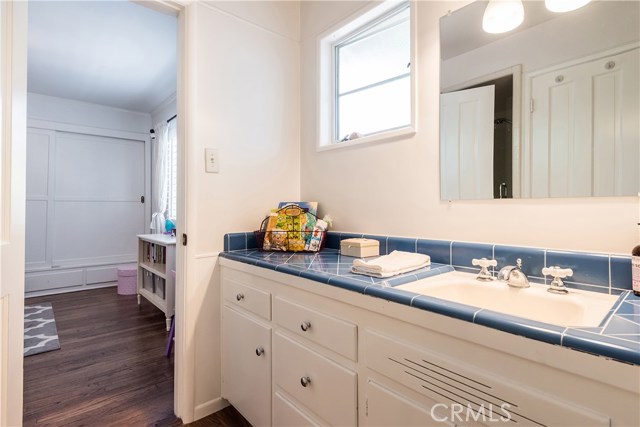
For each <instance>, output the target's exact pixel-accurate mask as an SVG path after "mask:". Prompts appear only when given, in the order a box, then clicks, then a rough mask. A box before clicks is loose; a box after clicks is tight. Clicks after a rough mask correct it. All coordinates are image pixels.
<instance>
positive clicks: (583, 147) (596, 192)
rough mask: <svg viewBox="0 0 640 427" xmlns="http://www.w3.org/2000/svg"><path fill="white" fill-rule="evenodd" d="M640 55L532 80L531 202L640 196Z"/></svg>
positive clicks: (528, 153)
mask: <svg viewBox="0 0 640 427" xmlns="http://www.w3.org/2000/svg"><path fill="white" fill-rule="evenodd" d="M638 52H639V49H638V48H636V49H632V50H629V51H627V52H623V53H620V54H616V55H611V56H607V57H603V58H598V59H595V60H590V61H588V62H584V63H581V64H577V65H567V66H560V67H558V69H555V70H553V71H549V72H547V73H544V74H540V75H537V76H535V77H533V78H532V79H531V97H532V100H533V103H532V105H533V108H532V110H533V111H531V125H530V126H531V132H530V134H531V144H530V149H529V150H528V151H526V152H525V153H524V161H525V162H527V163H528V166H529V169H530V171H531V180H530V182H529V183H528V186H529V187H530V189H529V188H527V187H526V186H525V191H530V196H531V197H588V196H632V195H635V194H636V193H637V191H638V190H637V189H638V188H639V186H640V172H639V170H638V163H639V162H640V153H639V150H638V135H640V119H639V117H640V108H639V106H640V100H639V97H640V88H639V86H638V85H639V80H638V70H639V66H638V63H639V61H638V58H639V56H638ZM585 124H588V125H587V126H585ZM525 185H527V183H526V182H525Z"/></svg>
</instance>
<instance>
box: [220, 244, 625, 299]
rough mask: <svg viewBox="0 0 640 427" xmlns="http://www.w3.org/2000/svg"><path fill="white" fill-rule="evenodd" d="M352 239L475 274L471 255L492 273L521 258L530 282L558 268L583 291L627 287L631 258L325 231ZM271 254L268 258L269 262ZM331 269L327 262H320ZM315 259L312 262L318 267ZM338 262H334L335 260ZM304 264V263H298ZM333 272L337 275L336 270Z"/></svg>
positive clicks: (228, 246) (568, 282) (235, 246)
mask: <svg viewBox="0 0 640 427" xmlns="http://www.w3.org/2000/svg"><path fill="white" fill-rule="evenodd" d="M352 237H366V238H368V239H375V240H378V241H379V242H380V255H385V254H388V253H391V252H392V251H394V250H401V251H407V252H419V253H424V254H427V255H429V256H430V257H431V261H432V262H434V263H437V264H445V265H451V266H453V267H454V268H455V269H456V270H462V271H467V272H477V271H479V269H478V267H474V266H472V265H471V260H472V259H473V258H487V259H495V260H496V261H497V262H498V265H497V267H495V268H492V269H491V271H492V272H493V273H494V275H495V274H497V272H498V271H499V270H500V268H502V267H504V266H506V265H515V263H516V259H517V258H521V259H522V269H523V271H524V272H525V273H526V274H527V276H529V278H530V279H531V280H532V281H533V282H537V283H549V282H550V277H546V278H545V276H544V275H543V274H542V268H543V267H545V266H546V267H551V266H555V265H557V266H560V267H564V268H571V269H572V270H573V276H571V277H568V278H567V279H566V280H565V284H566V285H567V286H568V287H570V288H576V289H585V290H589V291H595V292H603V293H611V294H614V295H616V294H620V293H622V292H623V291H626V290H629V289H631V257H630V256H623V255H617V254H593V253H587V252H575V251H558V250H550V249H543V248H530V247H518V246H506V245H497V244H492V243H472V242H457V241H449V240H433V239H415V238H406V237H388V236H380V235H371V234H357V233H339V232H333V231H330V232H328V233H327V239H326V242H325V247H326V248H328V249H338V250H339V249H340V241H341V240H344V239H349V238H352ZM255 245H256V240H255V237H254V235H253V233H231V234H227V235H226V236H225V239H224V250H225V251H237V250H245V249H255ZM269 254H270V255H272V256H274V257H280V258H282V259H283V262H284V260H288V263H289V264H296V263H297V261H296V259H295V258H294V259H293V260H289V258H290V257H291V256H292V254H289V253H282V254H274V253H269ZM294 256H295V257H299V258H300V259H305V258H304V257H307V258H308V257H309V256H311V257H313V256H315V254H311V255H309V254H296V255H294ZM274 259H275V258H273V257H271V260H272V261H273V260H274ZM323 262H326V263H327V268H328V269H330V268H331V267H330V264H331V260H329V259H327V260H326V261H323ZM317 263H318V260H316V265H317ZM333 263H335V264H336V268H337V264H338V260H333ZM301 264H304V262H301ZM334 274H335V273H334Z"/></svg>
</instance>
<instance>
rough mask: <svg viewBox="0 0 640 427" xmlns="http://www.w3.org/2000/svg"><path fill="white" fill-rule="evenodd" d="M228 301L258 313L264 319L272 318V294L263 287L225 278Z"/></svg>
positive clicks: (224, 290) (224, 291) (223, 289)
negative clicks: (257, 287)
mask: <svg viewBox="0 0 640 427" xmlns="http://www.w3.org/2000/svg"><path fill="white" fill-rule="evenodd" d="M222 293H223V298H224V300H225V301H226V302H228V303H231V304H232V305H235V306H237V307H242V308H244V309H245V310H248V311H250V312H251V313H253V314H256V315H258V316H260V317H262V318H263V319H266V320H271V294H270V293H269V292H267V291H263V290H261V289H256V288H252V287H251V286H247V285H244V284H242V283H238V282H235V281H233V280H225V282H224V286H223V287H222Z"/></svg>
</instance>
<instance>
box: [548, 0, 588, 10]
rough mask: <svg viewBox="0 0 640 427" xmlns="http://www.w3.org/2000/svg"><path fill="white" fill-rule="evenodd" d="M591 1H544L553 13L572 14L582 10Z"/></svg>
mask: <svg viewBox="0 0 640 427" xmlns="http://www.w3.org/2000/svg"><path fill="white" fill-rule="evenodd" d="M590 1H591V0H544V5H545V6H546V7H547V9H549V10H550V11H551V12H571V11H572V10H576V9H580V8H581V7H582V6H584V5H586V4H587V3H589V2H590Z"/></svg>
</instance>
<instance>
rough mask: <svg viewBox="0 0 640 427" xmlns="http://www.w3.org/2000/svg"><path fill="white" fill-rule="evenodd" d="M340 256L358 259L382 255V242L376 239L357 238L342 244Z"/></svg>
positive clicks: (344, 241) (345, 240)
mask: <svg viewBox="0 0 640 427" xmlns="http://www.w3.org/2000/svg"><path fill="white" fill-rule="evenodd" d="M340 254H342V255H346V256H352V257H357V258H367V257H372V256H379V255H380V242H379V241H377V240H374V239H365V238H361V237H356V238H352V239H344V240H342V241H341V242H340Z"/></svg>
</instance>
